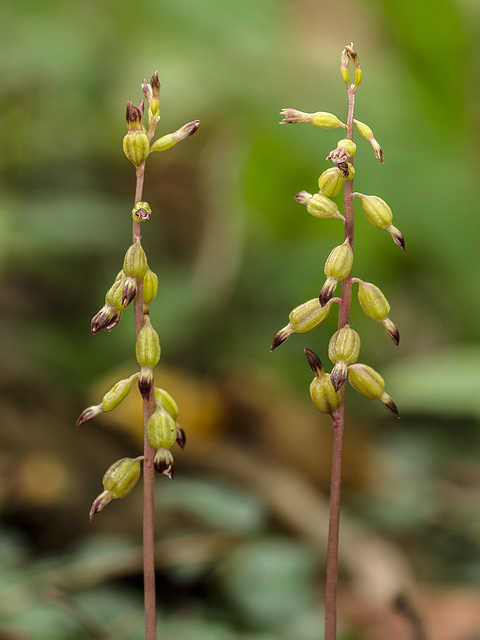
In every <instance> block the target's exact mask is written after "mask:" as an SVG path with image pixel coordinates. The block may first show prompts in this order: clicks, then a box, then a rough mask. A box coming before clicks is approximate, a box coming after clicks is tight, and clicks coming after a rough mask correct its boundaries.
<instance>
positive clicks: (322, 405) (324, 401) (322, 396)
mask: <svg viewBox="0 0 480 640" xmlns="http://www.w3.org/2000/svg"><path fill="white" fill-rule="evenodd" d="M305 355H306V356H307V360H308V364H309V366H310V369H311V370H312V371H313V372H314V374H315V378H314V379H313V380H312V383H311V384H310V397H311V398H312V401H313V404H314V405H315V406H316V407H317V409H318V410H319V411H321V412H322V413H329V414H331V415H332V414H333V413H334V412H335V411H336V410H337V409H338V407H339V405H340V402H341V396H340V393H338V392H337V391H335V389H334V388H333V385H332V383H331V381H330V376H329V375H328V374H327V373H325V371H324V369H323V365H322V362H321V360H320V358H319V357H318V356H317V355H316V354H315V353H314V352H313V351H311V350H310V349H305Z"/></svg>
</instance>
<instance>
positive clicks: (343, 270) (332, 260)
mask: <svg viewBox="0 0 480 640" xmlns="http://www.w3.org/2000/svg"><path fill="white" fill-rule="evenodd" d="M352 266H353V251H352V248H351V246H350V243H349V241H348V238H347V240H345V242H344V243H343V244H341V245H339V246H338V247H335V248H334V249H332V251H331V252H330V255H329V256H328V258H327V260H326V262H325V268H324V273H325V275H326V276H327V279H326V281H325V284H324V285H323V287H322V289H321V291H320V295H319V300H320V304H321V305H322V306H324V305H326V304H327V302H328V301H329V300H330V298H331V297H332V296H333V294H334V292H335V289H336V287H337V284H338V283H339V282H340V280H344V279H345V278H346V277H347V276H348V274H349V273H350V271H351V270H352Z"/></svg>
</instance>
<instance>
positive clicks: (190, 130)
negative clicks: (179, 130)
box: [183, 120, 200, 136]
mask: <svg viewBox="0 0 480 640" xmlns="http://www.w3.org/2000/svg"><path fill="white" fill-rule="evenodd" d="M199 126H200V120H193V121H192V122H188V123H187V124H186V125H184V126H183V129H184V130H185V133H186V134H187V136H193V134H194V133H195V131H196V130H197V129H198V127H199Z"/></svg>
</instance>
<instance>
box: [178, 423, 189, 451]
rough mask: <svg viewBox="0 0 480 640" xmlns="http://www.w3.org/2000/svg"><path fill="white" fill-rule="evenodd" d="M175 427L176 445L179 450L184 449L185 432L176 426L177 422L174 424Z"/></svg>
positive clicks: (185, 442)
mask: <svg viewBox="0 0 480 640" xmlns="http://www.w3.org/2000/svg"><path fill="white" fill-rule="evenodd" d="M176 426H177V444H178V446H179V447H180V449H182V451H183V449H185V445H186V444H187V436H186V435H185V430H184V429H183V428H182V427H181V426H180V425H179V424H178V422H177V423H176Z"/></svg>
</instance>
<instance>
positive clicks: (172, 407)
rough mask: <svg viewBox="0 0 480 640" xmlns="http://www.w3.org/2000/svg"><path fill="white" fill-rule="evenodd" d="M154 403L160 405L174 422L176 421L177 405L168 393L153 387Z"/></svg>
mask: <svg viewBox="0 0 480 640" xmlns="http://www.w3.org/2000/svg"><path fill="white" fill-rule="evenodd" d="M155 402H157V403H158V404H160V405H162V407H163V408H164V409H165V411H168V413H169V414H170V415H171V416H172V418H173V419H174V420H176V419H177V416H178V405H177V403H176V402H175V400H174V399H173V398H172V396H171V395H170V394H169V393H168V391H165V389H160V387H155Z"/></svg>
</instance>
